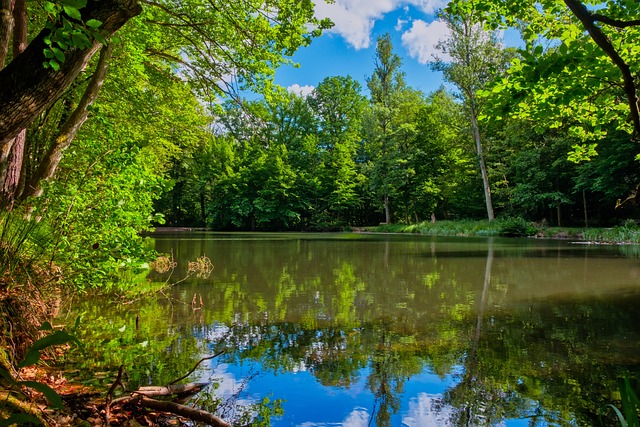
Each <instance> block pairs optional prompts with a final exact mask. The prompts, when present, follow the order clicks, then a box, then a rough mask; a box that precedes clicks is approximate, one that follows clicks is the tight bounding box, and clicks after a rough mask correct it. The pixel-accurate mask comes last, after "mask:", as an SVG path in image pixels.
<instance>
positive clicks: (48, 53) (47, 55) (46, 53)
mask: <svg viewBox="0 0 640 427" xmlns="http://www.w3.org/2000/svg"><path fill="white" fill-rule="evenodd" d="M42 53H44V57H45V58H48V59H50V58H53V51H52V50H51V49H45V50H43V51H42Z"/></svg>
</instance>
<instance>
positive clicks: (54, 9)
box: [43, 1, 56, 13]
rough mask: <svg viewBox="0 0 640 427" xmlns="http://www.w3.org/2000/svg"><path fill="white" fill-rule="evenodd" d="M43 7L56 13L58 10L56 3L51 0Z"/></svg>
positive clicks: (48, 11)
mask: <svg viewBox="0 0 640 427" xmlns="http://www.w3.org/2000/svg"><path fill="white" fill-rule="evenodd" d="M43 7H44V10H45V11H46V12H47V13H55V12H56V5H55V4H53V3H51V2H50V1H46V2H44V5H43Z"/></svg>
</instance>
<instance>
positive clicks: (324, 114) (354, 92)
mask: <svg viewBox="0 0 640 427" xmlns="http://www.w3.org/2000/svg"><path fill="white" fill-rule="evenodd" d="M360 92H361V87H360V84H359V83H358V82H357V81H355V80H353V78H351V76H346V77H338V76H336V77H327V78H325V79H324V80H323V81H322V82H320V84H318V86H317V87H316V88H315V89H314V91H313V93H312V94H311V96H310V97H309V98H308V103H309V105H310V106H311V108H312V109H313V111H314V112H315V114H316V116H317V120H318V130H317V133H318V148H319V149H320V150H321V152H322V157H323V163H324V170H325V172H326V173H325V174H324V177H323V197H324V201H325V204H326V208H325V209H326V210H327V211H331V212H332V213H334V214H335V219H336V220H337V222H338V223H339V222H341V221H344V220H347V217H346V216H347V215H346V214H347V212H348V211H349V209H352V208H354V207H356V206H357V205H358V204H359V203H360V197H359V196H360V194H359V192H358V190H359V188H360V187H361V185H362V181H363V177H362V175H361V173H360V171H359V170H358V168H357V165H356V162H355V158H356V151H357V144H358V142H359V141H360V137H361V136H360V135H361V133H360V130H361V120H362V113H363V111H364V107H365V102H366V99H365V98H364V97H363V96H362V94H361V93H360Z"/></svg>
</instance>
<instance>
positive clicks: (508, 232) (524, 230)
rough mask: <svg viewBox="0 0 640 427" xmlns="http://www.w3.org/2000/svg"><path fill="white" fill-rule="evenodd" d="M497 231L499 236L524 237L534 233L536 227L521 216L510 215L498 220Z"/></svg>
mask: <svg viewBox="0 0 640 427" xmlns="http://www.w3.org/2000/svg"><path fill="white" fill-rule="evenodd" d="M498 232H499V234H500V235H501V236H507V237H524V236H532V235H534V234H536V233H537V229H536V228H535V227H534V226H533V224H531V223H530V222H528V221H527V220H525V219H524V218H522V217H511V218H505V219H502V220H500V221H499V226H498Z"/></svg>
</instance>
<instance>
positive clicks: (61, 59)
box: [51, 47, 66, 63]
mask: <svg viewBox="0 0 640 427" xmlns="http://www.w3.org/2000/svg"><path fill="white" fill-rule="evenodd" d="M51 50H52V51H53V54H54V56H55V57H56V59H57V60H58V61H59V62H60V63H63V62H64V60H65V59H66V58H65V57H64V53H63V52H62V51H61V50H60V49H58V48H57V47H54V48H52V49H51Z"/></svg>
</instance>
